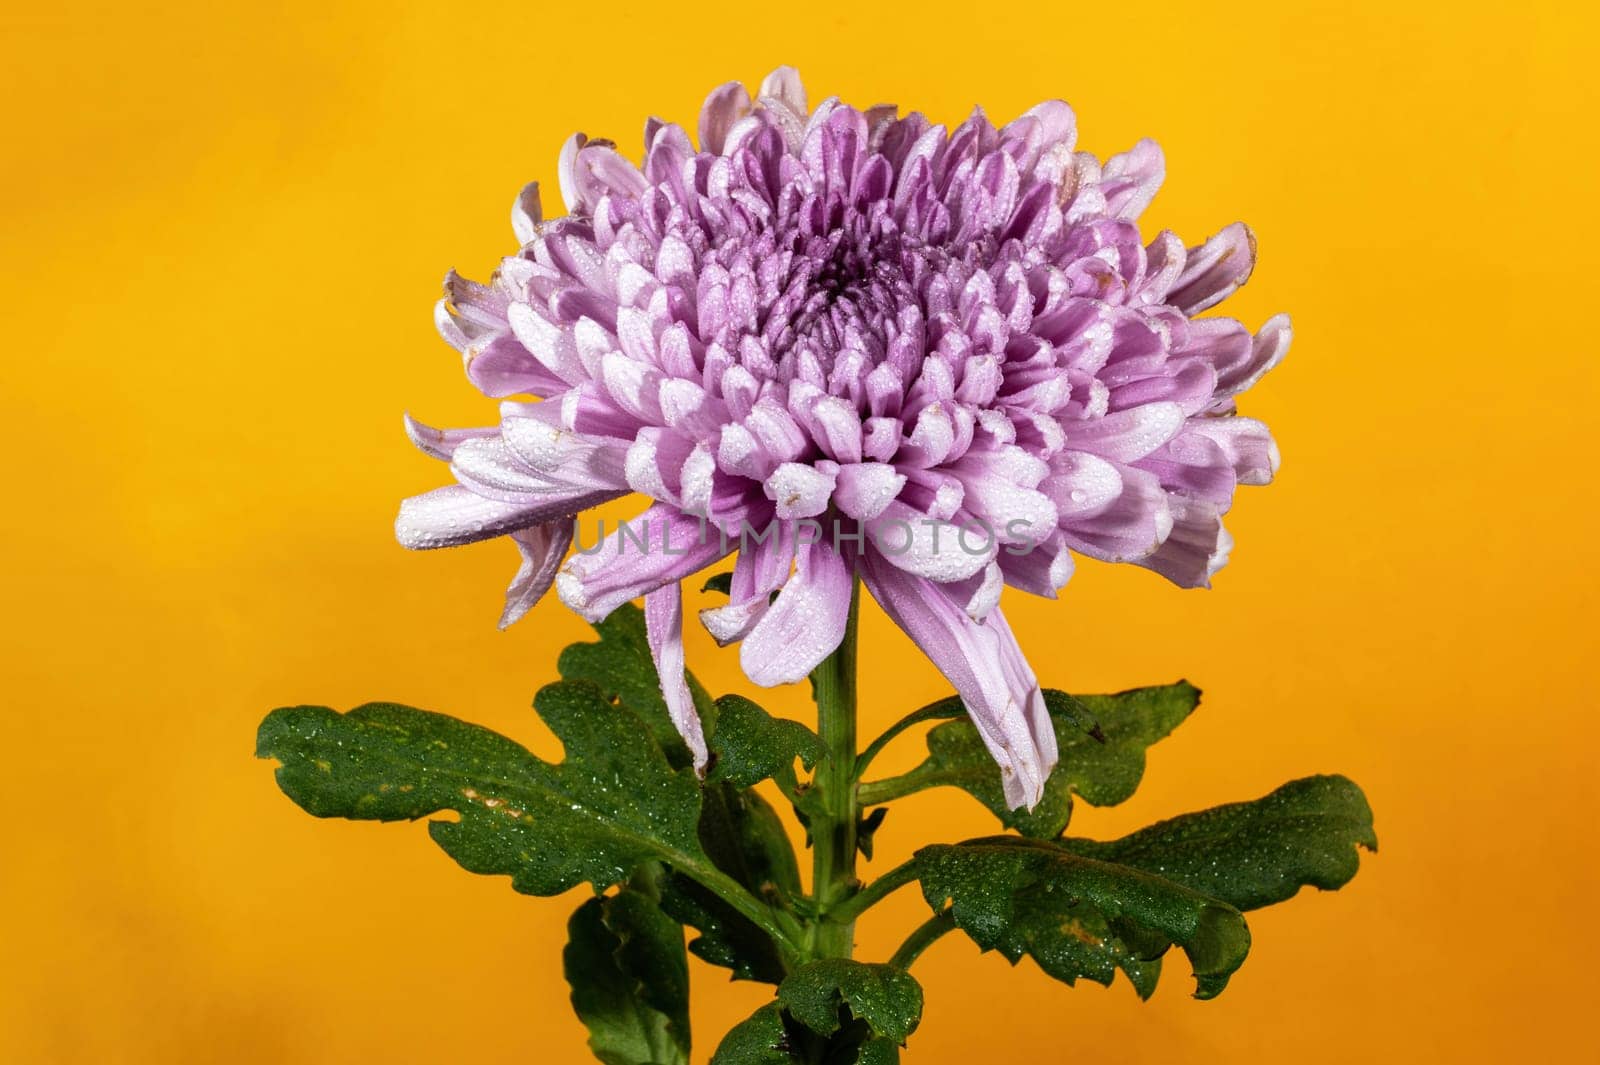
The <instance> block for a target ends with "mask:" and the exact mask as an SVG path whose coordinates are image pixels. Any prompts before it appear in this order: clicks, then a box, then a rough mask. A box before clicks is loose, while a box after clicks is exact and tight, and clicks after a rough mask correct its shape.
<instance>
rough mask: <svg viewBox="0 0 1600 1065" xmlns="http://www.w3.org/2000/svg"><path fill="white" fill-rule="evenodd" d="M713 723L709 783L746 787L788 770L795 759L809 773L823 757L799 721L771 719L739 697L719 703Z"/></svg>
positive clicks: (817, 742)
mask: <svg viewBox="0 0 1600 1065" xmlns="http://www.w3.org/2000/svg"><path fill="white" fill-rule="evenodd" d="M715 721H716V723H715V725H714V726H712V730H711V738H710V745H711V749H712V751H713V752H715V754H716V764H715V766H714V767H713V768H712V771H711V779H712V780H717V781H724V782H726V783H728V784H733V785H735V786H737V787H749V786H750V785H752V784H757V783H759V782H761V781H763V780H766V779H767V778H769V777H772V776H774V775H776V774H777V773H779V772H781V771H782V770H784V769H787V768H791V767H792V766H793V765H794V761H795V759H796V758H798V759H800V762H801V764H802V765H804V766H805V767H806V768H807V769H810V768H811V767H812V766H813V765H815V764H816V763H817V759H819V758H821V757H822V755H823V747H822V741H821V740H819V739H817V736H816V733H814V732H812V731H811V730H810V729H808V728H806V727H805V726H804V725H802V724H801V723H800V722H798V721H790V720H788V719H787V718H781V717H773V716H772V715H771V714H769V713H767V712H766V711H765V710H763V709H762V708H761V707H759V706H757V705H756V704H755V703H753V702H751V701H750V700H749V699H746V698H745V697H744V696H742V695H724V696H723V697H722V698H720V699H718V700H717V703H716V716H715Z"/></svg>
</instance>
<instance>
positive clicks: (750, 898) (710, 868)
mask: <svg viewBox="0 0 1600 1065" xmlns="http://www.w3.org/2000/svg"><path fill="white" fill-rule="evenodd" d="M673 865H674V866H675V867H676V868H677V869H678V871H679V872H681V873H684V874H685V875H687V876H688V877H689V878H690V879H692V880H695V881H697V882H698V883H699V884H700V885H701V886H702V887H704V888H705V889H706V890H708V891H710V892H711V893H712V894H714V895H716V896H717V897H718V898H720V899H722V901H724V902H726V903H727V904H728V905H729V906H732V907H733V908H734V909H735V910H737V911H739V912H740V913H741V914H743V915H744V916H745V917H748V918H749V919H750V920H751V921H753V922H754V923H755V924H756V926H757V927H758V928H760V929H761V930H762V931H763V932H765V933H767V935H769V936H771V937H772V941H773V942H774V943H775V944H777V946H778V951H779V953H781V954H782V955H783V956H784V958H785V959H786V961H788V962H789V963H790V967H791V968H792V967H793V965H794V964H798V962H799V961H800V960H801V959H800V950H799V946H798V944H797V943H796V942H795V938H794V936H793V935H791V934H790V930H789V929H786V928H784V927H783V924H782V923H781V922H780V921H779V920H778V918H777V915H776V914H775V913H774V912H773V910H772V909H771V908H770V907H768V906H767V905H766V904H765V903H763V902H762V901H761V900H760V899H758V898H756V897H755V896H754V895H752V894H750V892H748V891H746V890H745V887H744V885H743V884H741V883H739V881H737V880H735V879H734V878H733V877H731V876H729V875H728V874H727V873H724V872H723V871H722V870H721V869H718V868H717V867H716V866H714V865H702V864H700V863H699V862H695V861H688V860H684V859H682V858H679V859H677V860H675V861H674V862H673Z"/></svg>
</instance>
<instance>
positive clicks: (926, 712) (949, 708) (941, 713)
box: [856, 697, 965, 777]
mask: <svg viewBox="0 0 1600 1065" xmlns="http://www.w3.org/2000/svg"><path fill="white" fill-rule="evenodd" d="M963 713H965V711H964V710H963V709H962V708H961V699H960V698H959V697H951V698H949V699H940V700H939V701H938V702H936V703H929V704H928V705H927V706H924V707H923V708H922V709H920V710H913V711H911V713H909V714H907V715H906V716H905V717H902V718H901V719H900V720H899V721H896V722H895V723H894V724H892V725H890V726H889V727H888V728H887V729H886V730H885V731H884V733H883V735H881V736H879V737H878V738H877V739H875V740H873V741H872V743H871V744H869V745H868V747H867V749H866V750H864V751H862V752H861V757H860V758H857V759H856V776H857V777H859V776H861V774H862V773H865V772H866V771H867V766H868V765H870V764H872V760H873V759H874V758H876V757H878V755H879V754H880V753H882V751H883V749H884V748H885V747H887V746H889V743H890V741H891V740H893V739H894V738H895V737H896V736H898V735H900V733H902V732H904V731H905V730H906V729H908V728H910V727H911V726H913V725H916V724H919V723H921V722H923V721H944V720H947V719H949V718H952V717H960V716H961V715H962V714H963Z"/></svg>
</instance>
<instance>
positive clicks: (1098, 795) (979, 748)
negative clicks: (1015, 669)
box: [868, 681, 1200, 839]
mask: <svg viewBox="0 0 1600 1065" xmlns="http://www.w3.org/2000/svg"><path fill="white" fill-rule="evenodd" d="M1044 697H1045V706H1046V708H1047V709H1048V710H1049V712H1050V721H1051V724H1052V725H1053V726H1054V728H1055V733H1056V744H1057V746H1058V747H1059V748H1060V749H1061V760H1060V761H1059V762H1058V763H1057V764H1056V768H1055V771H1054V772H1053V773H1051V774H1050V776H1049V778H1048V779H1047V780H1046V781H1045V786H1044V795H1043V797H1042V798H1041V799H1040V800H1039V802H1038V804H1037V805H1035V806H1034V808H1033V809H1031V810H1013V809H1011V808H1010V806H1009V804H1008V803H1007V801H1006V796H1005V790H1004V788H1003V786H1002V785H1001V781H1000V770H999V768H998V767H997V766H996V765H995V763H994V758H993V756H992V755H990V754H989V751H988V748H986V747H985V746H984V743H983V739H982V737H980V736H979V735H978V730H977V727H976V726H975V725H973V723H972V721H971V720H970V719H969V718H968V717H967V716H966V713H965V711H964V710H962V708H961V703H960V700H957V699H951V700H948V704H949V706H948V712H947V713H939V712H938V710H939V708H940V707H941V706H944V705H945V704H935V705H934V706H931V707H928V708H927V710H925V711H923V714H924V715H925V716H927V717H944V716H948V717H951V718H952V719H953V720H950V721H948V722H946V723H945V724H942V725H939V726H937V727H936V728H934V729H932V730H931V731H929V733H928V758H927V760H926V761H924V762H923V763H922V764H921V765H920V766H918V767H917V768H915V769H913V770H912V771H911V772H910V773H909V774H907V775H906V776H905V777H904V778H896V779H897V781H901V782H903V783H904V784H905V785H906V786H907V787H906V788H903V789H901V793H904V791H905V790H915V789H916V788H919V787H935V786H939V785H948V786H951V787H957V788H960V789H961V790H962V791H965V792H967V793H968V794H970V795H971V796H972V797H973V798H975V799H977V800H978V801H979V802H981V803H983V805H984V806H986V807H988V808H989V810H990V811H991V812H993V813H994V815H995V816H996V817H998V818H999V819H1000V822H1001V824H1003V825H1005V826H1006V827H1007V828H1010V829H1014V830H1016V831H1018V832H1020V833H1022V834H1023V835H1025V836H1029V837H1032V838H1035V839H1054V838H1055V837H1057V836H1059V835H1061V833H1062V832H1064V831H1065V830H1066V827H1067V823H1068V822H1069V821H1070V820H1071V818H1072V802H1073V797H1074V796H1075V795H1076V796H1078V797H1079V798H1082V799H1083V800H1084V801H1085V802H1088V803H1089V804H1090V805H1093V806H1112V805H1115V804H1117V803H1120V802H1123V801H1125V800H1126V799H1127V798H1128V797H1129V796H1131V795H1132V794H1133V793H1134V790H1135V789H1136V788H1137V787H1138V786H1139V780H1140V779H1141V778H1142V777H1143V776H1144V765H1145V749H1146V748H1148V747H1149V746H1150V745H1151V744H1153V743H1155V742H1156V741H1158V740H1161V739H1163V738H1165V737H1166V736H1167V735H1168V734H1169V733H1171V732H1172V730H1173V729H1175V728H1177V727H1178V725H1179V724H1181V723H1182V722H1183V720H1184V719H1185V718H1187V717H1188V716H1189V714H1191V713H1192V712H1193V711H1194V709H1195V707H1196V706H1197V705H1198V704H1199V701H1200V690H1199V689H1198V688H1196V687H1195V686H1194V685H1192V684H1190V683H1188V682H1187V681H1179V682H1178V683H1176V684H1167V685H1161V686H1158V687H1151V688H1135V689H1133V690H1131V691H1125V692H1118V693H1116V694H1114V695H1078V696H1073V695H1068V694H1067V693H1066V692H1062V691H1055V690H1053V689H1046V690H1045V693H1044ZM868 794H869V795H870V785H869V787H868Z"/></svg>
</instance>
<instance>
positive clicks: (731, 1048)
mask: <svg viewBox="0 0 1600 1065" xmlns="http://www.w3.org/2000/svg"><path fill="white" fill-rule="evenodd" d="M796 1049H797V1048H795V1047H794V1046H793V1045H792V1044H791V1043H790V1040H789V1033H788V1029H787V1027H786V1026H785V1024H784V1023H783V1010H782V1008H781V1007H780V1006H779V1005H778V1004H777V1003H776V1002H769V1003H767V1004H766V1005H765V1006H762V1007H761V1008H760V1009H758V1010H756V1011H755V1013H753V1014H751V1015H750V1016H749V1017H748V1018H746V1019H745V1020H743V1021H740V1022H739V1023H738V1024H737V1025H735V1026H734V1027H733V1029H732V1030H731V1031H730V1032H729V1033H728V1034H727V1035H726V1036H724V1037H723V1039H722V1042H721V1043H720V1044H719V1045H718V1046H717V1052H716V1053H715V1054H713V1055H711V1065H802V1063H803V1062H804V1061H805V1059H804V1058H801V1057H797V1056H796V1054H795V1051H796Z"/></svg>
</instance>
